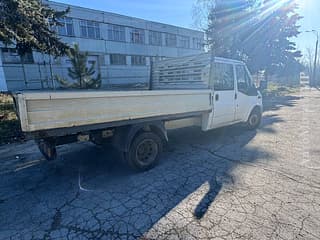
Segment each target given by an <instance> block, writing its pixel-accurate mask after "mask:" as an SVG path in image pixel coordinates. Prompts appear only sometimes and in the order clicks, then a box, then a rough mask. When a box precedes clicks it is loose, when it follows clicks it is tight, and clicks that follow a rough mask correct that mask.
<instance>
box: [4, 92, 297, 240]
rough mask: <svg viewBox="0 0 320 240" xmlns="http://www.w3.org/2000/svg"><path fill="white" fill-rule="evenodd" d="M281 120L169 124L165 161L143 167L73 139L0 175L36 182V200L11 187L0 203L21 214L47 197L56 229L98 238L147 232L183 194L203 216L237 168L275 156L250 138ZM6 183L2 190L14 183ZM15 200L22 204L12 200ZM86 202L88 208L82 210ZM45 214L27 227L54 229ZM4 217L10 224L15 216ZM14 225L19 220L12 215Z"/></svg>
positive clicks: (233, 179)
mask: <svg viewBox="0 0 320 240" xmlns="http://www.w3.org/2000/svg"><path fill="white" fill-rule="evenodd" d="M287 100H288V101H287V102H283V103H282V104H281V106H293V105H294V104H295V102H296V101H298V99H295V98H292V99H287ZM279 106H280V104H279ZM276 108H278V107H275V109H276ZM271 109H273V108H271ZM280 122H283V119H282V118H281V117H279V116H278V115H276V114H274V113H268V112H267V113H266V116H265V117H264V119H263V122H262V125H261V128H260V129H259V130H257V131H247V130H245V129H244V128H243V126H241V125H236V126H231V127H226V128H222V129H217V130H213V131H210V132H207V133H203V132H201V131H200V130H199V129H197V128H188V129H179V130H174V131H171V132H169V139H170V142H169V144H168V146H167V147H166V148H165V151H164V153H163V156H162V158H161V162H160V164H159V165H158V166H157V167H155V168H154V169H151V170H149V171H147V172H143V173H135V172H132V171H130V170H128V169H127V168H124V167H123V165H121V164H120V163H119V160H120V159H119V155H118V154H117V153H116V152H115V151H113V150H111V149H108V151H105V150H103V149H101V148H99V147H96V146H94V145H92V144H85V145H84V146H82V145H77V146H76V147H74V146H71V145H70V147H68V148H67V149H61V150H62V152H63V154H62V156H63V159H61V160H59V161H57V162H56V163H52V164H46V165H39V166H34V167H32V168H31V169H25V170H23V171H22V172H17V173H15V174H14V175H11V176H9V175H8V177H7V176H2V177H1V178H2V179H3V180H5V181H4V183H5V182H6V183H9V182H10V181H12V183H10V184H14V186H19V185H23V186H24V185H27V186H26V187H24V189H31V192H32V195H35V196H37V201H36V202H32V201H30V200H29V199H28V198H27V195H26V196H24V195H21V194H20V193H19V194H20V195H19V197H15V196H16V195H14V194H13V195H12V197H10V198H8V199H6V198H5V197H3V196H1V195H0V200H1V199H2V200H1V201H0V210H1V211H2V213H4V214H12V215H16V216H18V214H23V213H24V211H25V209H27V208H30V209H37V207H38V205H39V204H40V205H42V206H46V205H50V206H53V207H52V208H53V209H58V213H59V222H58V223H56V222H55V224H51V225H54V226H55V229H60V230H63V229H67V230H68V231H74V233H75V234H81V232H82V231H83V232H85V231H86V232H89V230H90V237H91V238H93V239H98V238H101V237H106V238H108V239H114V238H119V239H122V238H123V239H127V238H129V237H133V238H137V237H140V236H143V235H145V234H147V233H148V232H149V231H150V230H151V229H152V228H154V227H156V224H157V223H158V222H159V221H161V219H163V217H165V216H167V215H170V213H171V212H172V210H173V209H175V208H177V207H179V206H181V207H184V205H183V204H184V201H186V200H188V204H189V206H190V205H191V210H190V209H188V210H187V209H185V211H187V212H188V211H189V213H190V214H192V217H193V218H195V219H198V220H200V219H202V218H203V217H205V215H206V214H207V213H208V211H210V207H211V206H212V205H214V203H215V200H216V199H217V197H219V194H220V193H221V191H222V190H223V189H224V188H226V187H228V186H233V185H235V184H237V182H238V180H239V179H237V175H236V174H234V173H233V171H234V170H235V169H237V168H238V167H239V166H243V165H246V164H255V163H257V162H259V163H264V162H266V161H270V160H272V157H273V156H272V153H271V152H270V151H269V150H266V148H263V147H261V148H260V147H256V145H252V144H250V143H251V142H252V140H253V138H254V137H255V136H256V135H257V133H258V132H259V131H261V132H268V133H275V131H276V130H275V129H274V128H273V127H272V125H273V124H275V123H280ZM4 178H6V179H4ZM27 182H28V183H27ZM1 185H3V184H1ZM1 185H0V187H1V192H5V191H7V190H8V189H9V190H10V188H8V187H3V186H4V185H3V186H1ZM29 186H30V187H29ZM6 189H7V190H6ZM11 190H13V189H11ZM17 191H18V190H17ZM18 192H19V191H18ZM25 194H28V193H25ZM52 199H54V202H53V200H52ZM66 199H68V200H67V201H66ZM9 200H10V201H9ZM39 202H40V203H39ZM16 205H19V206H20V205H21V206H23V208H22V209H21V210H19V208H17V209H15V208H12V206H16ZM10 206H11V207H10ZM85 209H88V211H86V212H85V214H84V210H85ZM8 211H10V213H9V212H8ZM19 211H21V212H19ZM6 212H7V213H6ZM33 214H36V211H34V213H33ZM48 214H49V213H48ZM40 216H42V215H39V216H38V218H37V216H34V215H32V219H38V220H32V221H31V220H30V223H29V224H30V227H33V228H34V227H36V228H39V230H40V231H44V232H46V234H48V232H49V234H50V231H53V230H55V229H49V230H48V229H47V227H45V226H47V225H48V224H47V223H46V221H51V220H50V218H48V217H46V219H49V220H44V219H41V217H40ZM24 218H27V216H25V217H24ZM67 219H74V221H71V222H70V221H67ZM37 221H38V222H37ZM39 222H40V223H44V226H41V224H39ZM88 222H97V223H98V224H97V225H99V226H98V227H92V228H90V227H88V226H87V225H86V223H88ZM0 223H1V221H0ZM5 224H8V225H9V224H10V219H8V221H6V222H5ZM12 225H15V226H16V223H15V222H14V221H13V222H12ZM49 225H50V223H49ZM5 227H6V226H5ZM70 229H71V230H70ZM123 229H125V230H123Z"/></svg>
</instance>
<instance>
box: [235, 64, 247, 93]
mask: <svg viewBox="0 0 320 240" xmlns="http://www.w3.org/2000/svg"><path fill="white" fill-rule="evenodd" d="M236 72H237V83H238V90H239V92H243V93H247V92H248V89H249V88H250V85H251V84H250V77H249V75H248V73H247V71H246V69H245V67H244V66H236Z"/></svg>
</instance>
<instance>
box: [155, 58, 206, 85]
mask: <svg viewBox="0 0 320 240" xmlns="http://www.w3.org/2000/svg"><path fill="white" fill-rule="evenodd" d="M210 60H211V55H210V54H208V53H205V54H198V55H193V56H188V57H180V58H174V59H168V60H163V61H159V62H155V63H154V64H153V66H152V74H151V75H152V88H153V89H208V88H209V75H210V68H211V64H210Z"/></svg>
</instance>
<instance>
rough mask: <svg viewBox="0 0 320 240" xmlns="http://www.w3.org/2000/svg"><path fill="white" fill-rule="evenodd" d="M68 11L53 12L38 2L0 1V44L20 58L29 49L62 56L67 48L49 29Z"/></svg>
mask: <svg viewBox="0 0 320 240" xmlns="http://www.w3.org/2000/svg"><path fill="white" fill-rule="evenodd" d="M68 12H69V9H66V10H65V11H55V10H53V9H51V8H50V7H48V6H46V5H43V4H42V3H41V1H40V0H1V1H0V41H1V42H3V43H4V44H14V45H15V46H16V48H17V50H18V53H19V55H20V56H24V54H25V53H27V52H31V51H32V50H36V51H39V52H43V53H47V54H50V55H63V54H65V53H66V50H67V49H68V46H67V45H66V44H65V43H63V42H61V41H60V39H59V38H58V36H57V34H56V33H55V31H54V30H53V29H54V26H57V25H59V22H58V19H59V18H61V17H63V16H64V15H65V14H67V13H68Z"/></svg>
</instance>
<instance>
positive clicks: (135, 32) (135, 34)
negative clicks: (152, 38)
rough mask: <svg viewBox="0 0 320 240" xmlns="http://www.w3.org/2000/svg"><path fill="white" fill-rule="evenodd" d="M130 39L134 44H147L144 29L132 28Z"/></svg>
mask: <svg viewBox="0 0 320 240" xmlns="http://www.w3.org/2000/svg"><path fill="white" fill-rule="evenodd" d="M130 38H131V42H132V43H140V44H143V43H144V42H145V35H144V30H143V29H138V28H132V29H131V30H130Z"/></svg>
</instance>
